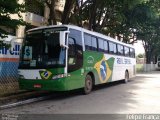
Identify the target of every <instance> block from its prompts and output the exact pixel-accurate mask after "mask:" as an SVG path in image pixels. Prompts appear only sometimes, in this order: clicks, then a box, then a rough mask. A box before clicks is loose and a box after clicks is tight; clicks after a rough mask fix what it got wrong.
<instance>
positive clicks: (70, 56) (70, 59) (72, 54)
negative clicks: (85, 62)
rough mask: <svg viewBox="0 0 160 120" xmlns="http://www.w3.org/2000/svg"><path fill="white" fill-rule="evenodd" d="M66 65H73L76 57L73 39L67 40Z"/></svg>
mask: <svg viewBox="0 0 160 120" xmlns="http://www.w3.org/2000/svg"><path fill="white" fill-rule="evenodd" d="M68 45H69V49H68V63H69V65H74V64H75V56H76V47H75V46H76V41H75V39H74V38H71V37H69V39H68Z"/></svg>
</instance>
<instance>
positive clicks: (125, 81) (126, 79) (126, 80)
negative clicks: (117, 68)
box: [124, 71, 129, 83]
mask: <svg viewBox="0 0 160 120" xmlns="http://www.w3.org/2000/svg"><path fill="white" fill-rule="evenodd" d="M128 80H129V73H128V71H126V72H125V78H124V83H127V82H128Z"/></svg>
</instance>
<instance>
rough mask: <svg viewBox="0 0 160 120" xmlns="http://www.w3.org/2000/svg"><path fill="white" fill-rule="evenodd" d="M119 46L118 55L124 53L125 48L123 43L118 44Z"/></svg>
mask: <svg viewBox="0 0 160 120" xmlns="http://www.w3.org/2000/svg"><path fill="white" fill-rule="evenodd" d="M117 48H118V55H124V48H123V46H122V45H120V44H118V45H117Z"/></svg>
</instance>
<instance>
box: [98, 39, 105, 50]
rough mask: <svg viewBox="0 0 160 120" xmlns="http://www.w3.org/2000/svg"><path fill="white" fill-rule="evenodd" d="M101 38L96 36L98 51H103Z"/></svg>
mask: <svg viewBox="0 0 160 120" xmlns="http://www.w3.org/2000/svg"><path fill="white" fill-rule="evenodd" d="M103 41H104V40H103V39H100V38H98V45H99V48H98V51H99V52H104V43H103Z"/></svg>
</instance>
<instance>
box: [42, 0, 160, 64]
mask: <svg viewBox="0 0 160 120" xmlns="http://www.w3.org/2000/svg"><path fill="white" fill-rule="evenodd" d="M44 1H45V3H46V4H47V5H48V7H49V8H50V10H51V12H50V22H49V23H50V24H51V23H52V24H56V23H57V22H56V14H55V9H54V5H55V0H50V1H49V0H44ZM61 18H62V19H61V23H62V24H75V25H78V26H83V27H84V26H85V28H87V29H89V30H93V31H97V32H101V33H103V34H106V35H110V36H112V37H115V36H117V37H118V39H119V40H121V41H123V42H125V43H131V44H133V43H134V42H135V41H137V39H139V40H142V41H143V43H144V48H145V52H146V57H147V63H150V61H151V60H152V58H153V56H154V55H155V54H157V53H158V52H159V50H160V49H159V46H160V42H159V41H160V35H159V32H160V29H159V28H160V22H159V21H160V1H159V0H66V2H65V6H64V12H63V13H62V16H61ZM51 21H52V22H51Z"/></svg>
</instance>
